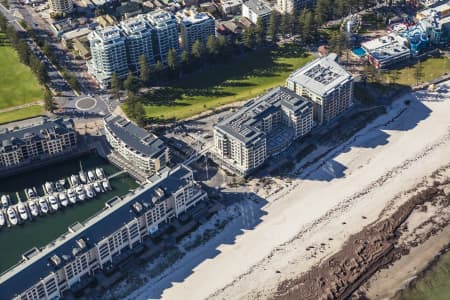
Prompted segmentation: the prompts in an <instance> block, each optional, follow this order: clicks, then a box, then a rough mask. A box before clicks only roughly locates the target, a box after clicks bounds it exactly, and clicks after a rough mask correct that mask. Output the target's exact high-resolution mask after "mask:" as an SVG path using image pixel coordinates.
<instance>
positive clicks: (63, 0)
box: [48, 0, 73, 14]
mask: <svg viewBox="0 0 450 300" xmlns="http://www.w3.org/2000/svg"><path fill="white" fill-rule="evenodd" d="M48 3H49V5H50V10H51V11H52V12H54V13H57V14H62V13H66V14H68V13H70V12H72V10H73V1H72V0H49V1H48Z"/></svg>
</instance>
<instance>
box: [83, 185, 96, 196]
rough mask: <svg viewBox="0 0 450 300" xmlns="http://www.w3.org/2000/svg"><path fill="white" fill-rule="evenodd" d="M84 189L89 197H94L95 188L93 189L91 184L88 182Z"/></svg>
mask: <svg viewBox="0 0 450 300" xmlns="http://www.w3.org/2000/svg"><path fill="white" fill-rule="evenodd" d="M84 190H85V191H86V195H87V196H88V198H94V190H93V189H92V187H91V185H89V184H86V186H85V187H84Z"/></svg>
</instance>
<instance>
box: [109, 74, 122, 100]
mask: <svg viewBox="0 0 450 300" xmlns="http://www.w3.org/2000/svg"><path fill="white" fill-rule="evenodd" d="M110 92H111V94H112V96H113V98H114V99H116V100H119V101H120V80H119V77H117V73H116V72H114V73H112V76H111V89H110Z"/></svg>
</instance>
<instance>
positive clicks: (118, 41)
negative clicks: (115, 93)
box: [88, 26, 128, 87]
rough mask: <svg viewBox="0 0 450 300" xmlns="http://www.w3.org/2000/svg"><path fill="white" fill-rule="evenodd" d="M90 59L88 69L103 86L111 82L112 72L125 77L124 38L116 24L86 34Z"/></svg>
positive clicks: (126, 70) (126, 66) (125, 52)
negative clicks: (89, 48)
mask: <svg viewBox="0 0 450 300" xmlns="http://www.w3.org/2000/svg"><path fill="white" fill-rule="evenodd" d="M88 39H89V43H90V47H91V55H92V59H91V60H89V61H88V70H89V73H91V74H92V75H93V76H94V77H95V78H96V79H97V81H98V82H99V83H100V85H102V86H103V87H106V86H108V85H109V83H110V82H111V77H112V74H113V73H116V74H117V76H118V77H119V78H125V77H126V76H127V73H128V59H127V49H126V39H125V36H124V34H123V32H122V30H121V29H120V28H119V27H118V26H112V27H106V28H104V29H102V30H98V31H93V32H91V33H90V34H89V35H88Z"/></svg>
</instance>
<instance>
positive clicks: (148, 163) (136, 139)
mask: <svg viewBox="0 0 450 300" xmlns="http://www.w3.org/2000/svg"><path fill="white" fill-rule="evenodd" d="M103 120H104V129H105V136H106V139H107V140H108V142H109V144H110V145H111V147H112V148H113V149H114V150H115V151H116V152H117V153H118V154H120V155H121V156H122V157H123V158H125V159H126V160H127V162H129V163H131V164H132V165H133V166H135V167H136V168H138V169H139V170H141V171H143V172H145V173H146V174H148V175H152V174H155V173H157V172H158V171H160V170H161V169H163V168H165V167H166V166H167V164H168V163H169V160H170V156H169V148H168V147H167V145H166V144H164V142H163V141H162V140H161V139H160V138H158V137H157V136H156V135H154V134H153V133H151V132H148V131H146V130H144V129H142V128H139V127H138V126H136V125H135V124H134V123H132V122H130V121H129V120H127V119H124V118H122V117H120V116H116V115H108V116H106V117H105V118H104V119H103Z"/></svg>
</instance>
